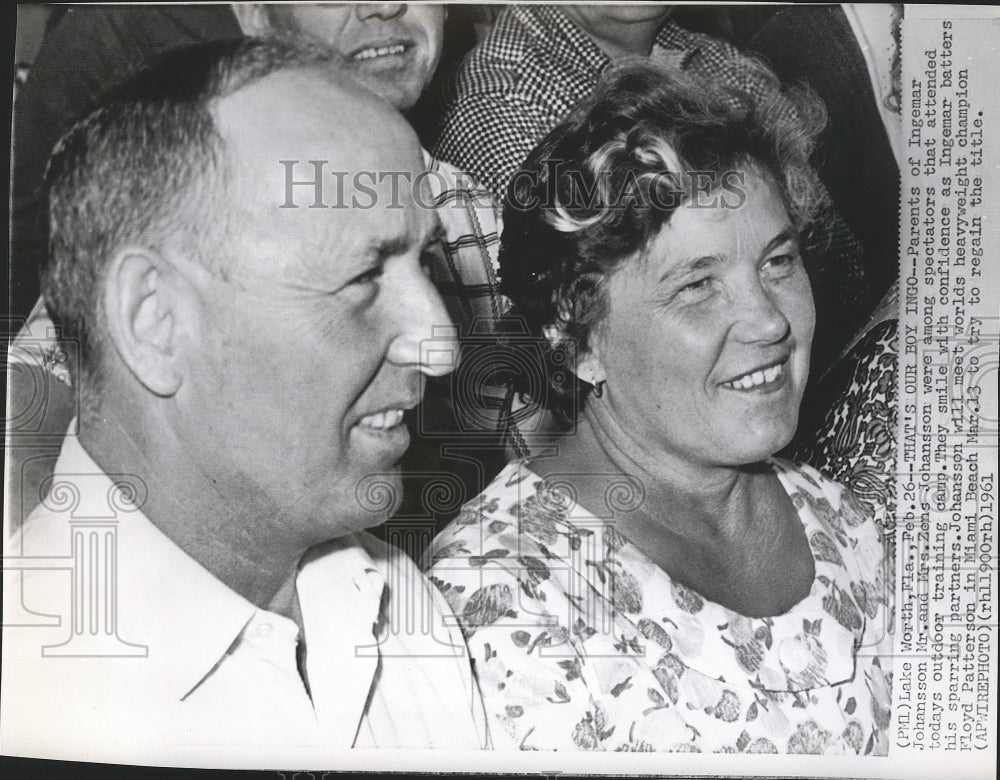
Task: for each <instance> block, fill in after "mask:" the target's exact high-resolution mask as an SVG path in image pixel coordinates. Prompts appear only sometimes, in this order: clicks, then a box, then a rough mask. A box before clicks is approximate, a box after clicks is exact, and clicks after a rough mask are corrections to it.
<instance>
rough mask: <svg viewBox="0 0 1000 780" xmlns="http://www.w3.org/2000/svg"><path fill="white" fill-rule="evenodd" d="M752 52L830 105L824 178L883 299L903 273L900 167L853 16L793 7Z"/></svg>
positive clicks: (836, 9)
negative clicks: (850, 19)
mask: <svg viewBox="0 0 1000 780" xmlns="http://www.w3.org/2000/svg"><path fill="white" fill-rule="evenodd" d="M747 48H748V50H749V51H751V52H753V53H756V54H758V55H762V56H763V57H764V58H765V59H766V60H768V61H769V62H770V64H771V66H772V67H773V68H774V70H775V72H776V73H777V74H778V76H779V78H781V80H782V81H784V82H785V83H799V82H805V83H807V84H809V86H811V87H812V88H813V89H814V90H815V91H816V92H817V93H818V94H819V96H820V97H821V98H822V99H823V100H824V102H825V103H826V106H827V110H828V112H829V124H828V127H827V130H826V131H825V133H824V134H823V137H822V139H821V141H822V147H821V150H820V153H821V161H820V167H819V173H820V176H821V177H822V179H823V182H824V183H825V184H826V186H827V188H828V189H829V191H830V194H831V196H832V197H833V200H834V205H835V206H836V208H837V211H838V212H840V214H841V216H843V218H844V219H845V220H846V222H847V224H848V225H849V226H850V228H851V230H852V231H853V232H854V233H855V235H856V236H857V237H858V239H859V240H860V241H861V244H862V245H863V247H864V250H865V257H864V265H865V275H866V278H867V280H868V282H869V284H870V286H871V290H872V293H873V300H876V301H877V300H880V299H881V298H882V296H883V295H884V294H885V292H886V290H888V288H889V286H890V285H891V284H892V283H893V281H894V280H895V279H896V276H897V274H898V256H899V232H898V231H899V186H900V185H899V167H898V166H897V163H896V158H895V156H894V155H893V152H892V147H891V146H890V145H889V139H888V137H887V136H886V132H885V127H884V125H883V124H882V118H881V116H880V114H879V108H878V104H877V103H876V102H875V101H876V100H877V99H881V98H880V97H879V98H876V96H875V94H874V91H873V89H872V85H871V80H870V79H869V77H868V68H867V66H866V65H865V59H864V55H863V54H862V53H861V48H860V47H859V46H858V43H857V39H856V38H855V37H854V33H853V31H852V30H851V26H850V24H849V23H848V21H847V17H846V16H845V15H844V12H843V11H842V10H841V7H840V6H839V5H832V6H808V7H799V8H788V9H786V10H783V11H781V12H780V13H778V14H776V15H775V16H773V17H771V19H770V20H769V21H768V22H767V23H766V24H765V25H764V26H763V27H762V28H761V29H760V30H759V31H758V33H757V34H756V35H755V36H754V38H753V39H752V40H751V42H750V43H749V45H748V47H747Z"/></svg>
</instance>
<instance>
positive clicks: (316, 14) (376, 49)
mask: <svg viewBox="0 0 1000 780" xmlns="http://www.w3.org/2000/svg"><path fill="white" fill-rule="evenodd" d="M239 6H240V4H237V12H238V13H239V15H240V16H241V20H242V23H243V25H244V26H245V27H246V28H249V31H250V32H251V33H252V34H254V35H264V34H267V33H279V34H285V35H293V36H296V37H300V38H304V39H306V40H314V41H318V42H321V43H323V44H326V45H327V46H330V47H331V48H333V49H334V50H335V51H337V52H339V53H340V54H341V55H343V57H344V60H345V63H344V64H345V66H346V67H347V69H348V70H349V71H350V72H351V73H353V74H354V76H355V77H356V78H357V79H358V80H359V81H360V82H361V83H362V84H364V85H365V86H366V87H368V88H369V89H370V90H372V91H373V92H374V93H375V94H376V95H378V96H379V97H381V98H383V99H384V100H387V101H389V102H390V103H392V104H393V105H394V106H395V107H396V108H398V109H400V110H404V109H408V108H411V107H412V106H413V104H414V103H416V102H417V99H418V98H419V97H420V95H421V93H422V92H423V91H424V88H425V87H426V86H427V84H428V83H429V82H430V80H431V77H432V76H433V75H434V70H435V68H437V64H438V60H439V59H440V57H441V47H442V43H443V40H444V19H445V14H446V12H447V11H446V8H445V6H444V5H440V4H430V5H427V4H421V5H416V4H414V5H408V4H406V3H322V4H314V3H269V4H253V5H248V6H246V7H243V8H240V7H239Z"/></svg>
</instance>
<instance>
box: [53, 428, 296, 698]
mask: <svg viewBox="0 0 1000 780" xmlns="http://www.w3.org/2000/svg"><path fill="white" fill-rule="evenodd" d="M75 426H76V420H74V421H73V423H72V425H71V427H70V430H71V431H72V430H75ZM55 473H56V476H57V478H58V479H59V481H60V482H62V483H63V484H66V483H67V482H68V483H69V484H71V485H73V486H74V488H75V490H76V493H77V495H78V497H79V498H78V501H77V504H76V506H75V507H74V508H73V509H72V510H71V511H70V512H69V513H68V514H67V513H59V514H53V515H52V519H53V520H55V521H57V522H58V521H60V520H78V519H81V518H84V517H87V518H100V517H101V516H102V514H103V516H104V517H105V518H106V519H105V520H104V522H107V519H112V518H113V519H115V520H117V607H118V621H117V622H118V633H119V637H120V638H121V639H122V640H123V641H125V642H129V643H136V644H142V645H145V646H146V647H147V653H148V660H149V662H150V664H151V672H152V671H153V670H154V669H155V674H156V675H157V679H156V680H155V684H156V685H157V687H159V688H162V689H164V690H165V692H166V693H167V694H168V695H169V696H170V697H171V698H173V697H175V696H176V698H177V699H182V698H184V696H186V695H187V694H188V693H190V692H191V690H192V689H194V688H195V687H196V686H197V685H198V683H199V682H200V681H201V680H202V679H203V678H204V677H205V676H206V675H207V674H208V673H209V672H210V671H211V670H212V669H213V668H214V667H215V666H216V665H217V664H218V663H219V661H220V660H222V658H223V657H224V656H225V655H226V652H227V651H228V650H229V648H230V647H231V646H232V645H233V644H234V642H235V641H236V640H237V638H238V637H239V636H240V633H241V632H242V631H243V628H244V627H245V626H246V625H247V623H248V622H249V621H250V620H251V618H252V617H253V615H254V613H255V612H257V611H258V608H257V607H256V606H255V605H254V604H252V603H251V602H249V601H248V600H247V599H245V598H243V597H242V596H240V595H239V594H238V593H236V592H235V591H233V590H232V589H231V588H229V587H228V586H226V585H225V584H223V583H222V581H220V580H219V579H218V578H216V577H215V576H214V575H213V574H212V573H210V572H209V571H208V570H207V569H206V568H204V567H203V566H202V565H201V564H200V563H198V562H197V561H195V560H194V559H193V558H192V557H191V556H189V555H188V554H187V553H185V552H184V551H183V550H182V549H181V548H180V547H178V546H177V545H176V544H175V543H174V542H173V541H172V540H171V539H170V538H169V537H167V536H166V535H165V534H164V533H163V532H162V531H161V530H160V529H159V528H157V527H156V525H154V524H153V523H152V521H150V520H149V518H148V517H146V515H145V514H143V512H142V511H141V505H142V501H143V500H144V495H143V493H144V483H143V480H142V478H141V477H140V476H139V475H135V474H110V475H109V474H105V473H104V472H103V471H102V470H101V467H100V466H98V465H97V463H95V462H94V460H93V459H92V458H91V457H90V455H89V454H88V453H87V452H86V450H84V448H83V446H82V445H81V444H80V441H79V439H78V438H77V437H76V436H74V435H67V436H66V438H65V439H64V441H63V445H62V450H61V451H60V454H59V459H58V461H57V463H56V471H55ZM115 484H119V485H121V484H128V485H132V486H134V490H135V491H136V492H135V493H134V494H133V498H134V499H135V502H134V503H131V502H129V501H128V500H127V499H126V498H125V497H124V494H123V491H121V490H116V489H115V488H114V485H115ZM113 495H117V496H119V497H120V498H110V497H111V496H113ZM109 499H110V500H109ZM137 505H138V506H137ZM83 522H87V521H86V520H84V521H83ZM275 619H276V620H285V618H282V617H280V616H277V615H276V616H275Z"/></svg>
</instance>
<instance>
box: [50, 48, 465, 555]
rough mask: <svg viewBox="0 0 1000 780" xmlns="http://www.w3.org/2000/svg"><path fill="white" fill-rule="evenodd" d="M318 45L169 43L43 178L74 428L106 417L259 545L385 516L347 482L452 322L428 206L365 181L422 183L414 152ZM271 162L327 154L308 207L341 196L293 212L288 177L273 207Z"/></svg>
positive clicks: (378, 455) (400, 448) (379, 467)
mask: <svg viewBox="0 0 1000 780" xmlns="http://www.w3.org/2000/svg"><path fill="white" fill-rule="evenodd" d="M335 59H336V56H335V55H331V54H330V53H329V52H325V51H322V50H319V49H312V48H308V47H305V48H303V47H297V46H292V45H291V44H288V43H285V42H280V41H253V40H250V41H246V42H243V43H240V44H221V45H208V46H202V47H197V48H196V49H192V50H189V51H182V52H177V53H172V54H171V55H169V56H168V57H167V58H166V59H165V60H164V62H163V63H162V64H160V65H159V66H158V67H156V68H154V69H152V70H151V71H149V72H147V73H146V74H144V76H143V77H142V78H141V79H139V80H137V81H136V82H134V83H132V84H130V85H129V86H128V87H127V88H126V89H124V90H122V91H121V93H119V94H118V95H117V96H116V97H115V98H114V99H113V100H111V101H109V102H108V103H106V104H105V105H104V107H102V108H101V109H99V110H98V111H96V112H94V113H93V114H91V115H90V116H88V117H87V118H86V119H85V120H83V121H82V122H80V123H78V124H77V125H76V126H75V127H74V128H73V129H72V130H71V131H70V133H69V134H68V135H67V136H66V137H65V138H64V139H63V140H62V142H61V143H60V145H59V148H58V150H57V152H56V153H55V155H54V157H53V159H52V162H51V165H50V170H49V175H48V182H49V208H50V222H51V235H52V252H51V258H50V262H49V263H48V265H47V267H46V269H45V272H44V294H45V298H46V302H47V305H48V306H49V308H50V311H51V313H52V315H53V318H54V320H55V321H56V322H57V324H59V325H61V326H62V327H64V328H66V335H67V336H69V337H74V338H77V339H79V340H80V341H81V342H82V344H83V367H82V368H83V376H82V379H81V381H82V384H83V387H82V393H83V395H84V397H85V398H88V399H89V402H88V404H87V406H88V408H89V409H90V413H89V419H85V420H84V422H83V425H82V429H83V432H82V435H85V434H86V433H87V432H88V430H89V427H90V426H92V427H94V428H98V427H100V426H101V425H103V424H104V423H102V422H101V421H102V420H105V421H108V424H110V425H113V426H116V427H119V428H121V429H122V430H124V431H126V432H127V434H128V435H129V436H130V437H131V438H132V439H133V440H134V441H136V442H137V443H138V446H139V448H140V449H143V448H145V449H146V450H147V451H148V454H149V456H150V458H152V459H154V460H155V459H156V458H164V459H167V460H168V461H169V460H170V459H171V458H172V462H175V463H178V466H177V468H184V469H187V470H188V471H193V472H195V473H198V474H201V475H204V476H205V478H206V479H205V484H204V485H191V486H190V490H191V493H192V499H193V494H194V493H196V492H197V491H198V490H199V489H200V488H201V489H205V490H207V491H208V492H209V493H211V494H212V496H214V499H215V500H216V501H217V502H218V503H219V505H220V507H225V509H226V510H227V511H230V512H236V513H237V514H239V513H240V512H241V511H242V512H243V515H244V516H245V517H247V518H248V522H249V518H253V517H266V518H270V520H269V521H268V522H270V523H272V524H273V527H264V528H260V527H256V526H255V527H254V528H252V529H250V528H248V529H246V533H247V534H248V535H253V536H258V535H259V534H264V535H270V537H271V539H272V540H273V542H274V544H275V545H280V544H282V543H283V542H285V543H288V544H293V545H294V544H298V545H300V546H301V545H308V544H310V543H315V542H316V541H321V540H323V539H328V538H331V537H333V536H337V535H339V534H340V533H344V532H347V531H350V530H353V529H356V528H358V527H363V526H367V525H372V524H375V523H377V522H379V520H380V519H384V517H385V515H384V514H382V515H381V516H380V515H379V514H376V513H367V512H365V511H363V509H362V508H361V507H360V506H359V502H358V500H357V499H356V497H355V491H356V490H357V489H358V485H359V483H361V482H362V481H363V479H364V478H365V477H366V476H367V475H370V474H375V473H384V474H385V475H386V476H385V479H386V480H388V481H392V480H393V479H397V478H396V477H394V474H395V473H396V471H397V470H398V461H399V459H400V457H401V456H402V454H403V452H404V450H405V449H406V446H407V444H408V434H407V432H406V426H405V425H404V424H402V415H403V411H404V410H406V409H409V408H412V407H413V406H415V405H416V403H417V402H418V400H419V399H420V396H421V393H422V388H423V377H422V373H439V372H441V371H444V370H447V367H438V368H429V367H428V366H427V365H426V361H424V360H423V358H424V357H425V353H423V352H422V342H424V340H426V339H430V338H431V337H432V335H433V327H434V326H435V325H448V324H449V320H448V317H447V314H446V313H445V311H444V308H443V305H442V304H441V301H440V299H439V297H438V296H437V293H436V292H435V290H434V289H433V286H432V285H431V283H430V281H429V280H428V278H427V276H426V275H425V273H424V269H423V263H424V261H425V260H426V256H427V254H428V253H431V252H435V251H437V246H438V242H437V231H438V222H437V217H436V215H435V213H434V211H433V210H432V209H430V208H425V207H421V206H419V205H418V204H417V203H416V202H415V201H414V199H413V195H412V191H411V188H410V186H409V185H408V184H405V183H404V184H403V185H401V186H400V185H398V182H397V186H398V193H397V194H396V196H395V198H393V196H392V193H391V192H390V183H389V182H388V181H387V182H385V183H383V184H379V183H378V182H377V181H376V180H375V177H377V173H378V172H380V171H395V172H399V173H400V174H403V175H406V176H408V177H409V179H410V181H413V180H419V177H418V174H419V172H420V171H421V170H422V162H421V159H422V158H421V152H420V148H419V145H418V143H417V140H416V137H415V136H414V134H413V133H412V131H411V130H410V129H409V127H408V125H407V124H406V123H405V121H404V120H403V118H402V117H401V116H400V115H399V114H398V112H396V111H395V110H394V109H392V108H391V107H390V106H388V105H387V104H385V103H384V102H382V101H381V100H379V99H378V98H376V97H375V96H373V95H371V93H369V92H368V91H366V90H364V89H361V88H360V87H359V86H357V85H356V84H355V83H354V82H353V81H352V80H351V79H348V78H339V79H338V78H337V77H336V73H335V69H334V68H332V67H331V65H332V64H335V63H334V60H335ZM281 160H292V161H299V163H298V165H297V167H296V169H295V171H294V177H295V179H302V178H308V176H309V175H311V174H312V172H313V168H312V166H311V165H310V164H309V163H308V162H307V161H309V160H325V161H327V162H326V167H325V169H324V174H326V175H327V176H328V178H329V182H330V187H329V188H328V189H327V190H326V192H325V193H324V194H323V196H322V197H323V200H324V202H326V203H327V204H328V205H329V206H333V205H334V203H335V201H336V200H337V199H338V197H342V198H344V199H345V201H346V202H347V203H350V202H351V199H352V198H358V201H357V202H358V203H359V204H360V207H358V208H351V207H340V208H337V207H329V208H325V209H323V208H320V209H316V208H309V206H310V205H312V204H313V203H314V199H315V196H316V191H315V188H313V187H304V188H299V189H300V190H306V192H304V193H298V192H296V193H295V197H296V199H298V200H300V201H301V206H300V207H297V208H287V207H284V208H283V204H286V203H287V200H288V185H287V173H286V170H287V169H286V166H284V165H282V164H281V162H280V161H281ZM332 171H340V172H344V173H345V174H346V175H344V187H343V190H342V191H340V192H338V188H337V187H336V179H335V178H334V177H333V176H329V173H330V172H332ZM369 174H371V177H372V178H364V177H365V176H366V175H369ZM358 176H360V177H361V179H360V185H359V179H358V178H357V177H358ZM300 194H301V197H299V195H300ZM428 201H429V198H425V199H424V201H423V202H424V203H427V202H428ZM393 205H395V207H394V208H393V207H392V206H393ZM442 347H444V348H447V347H448V344H439V345H438V348H439V349H440V348H442ZM92 454H94V455H95V459H97V460H98V462H99V463H100V462H101V459H100V458H99V457H98V456H97V454H95V453H92ZM161 465H162V463H161ZM170 468H172V467H170ZM158 476H160V477H162V478H164V480H165V481H167V482H168V483H169V476H170V474H164V473H160V474H158Z"/></svg>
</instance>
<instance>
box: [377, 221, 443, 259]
mask: <svg viewBox="0 0 1000 780" xmlns="http://www.w3.org/2000/svg"><path fill="white" fill-rule="evenodd" d="M444 240H445V230H444V226H443V225H442V224H441V223H440V222H436V223H435V224H434V227H433V228H432V229H431V230H430V231H429V232H428V234H427V237H426V238H424V240H423V241H422V242H420V244H419V247H420V251H421V252H422V251H424V250H425V249H427V247H429V246H431V245H433V244H435V243H438V242H439V241H444ZM415 245H417V244H416V243H415V242H414V241H412V240H410V239H409V238H408V237H406V236H394V237H393V238H387V239H385V240H384V241H378V242H376V243H375V244H373V245H372V249H371V251H372V254H373V255H375V257H377V258H378V259H379V260H386V259H388V258H390V257H395V256H396V255H401V254H404V253H406V252H407V251H409V250H410V249H411V248H413V247H414V246H415Z"/></svg>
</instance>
